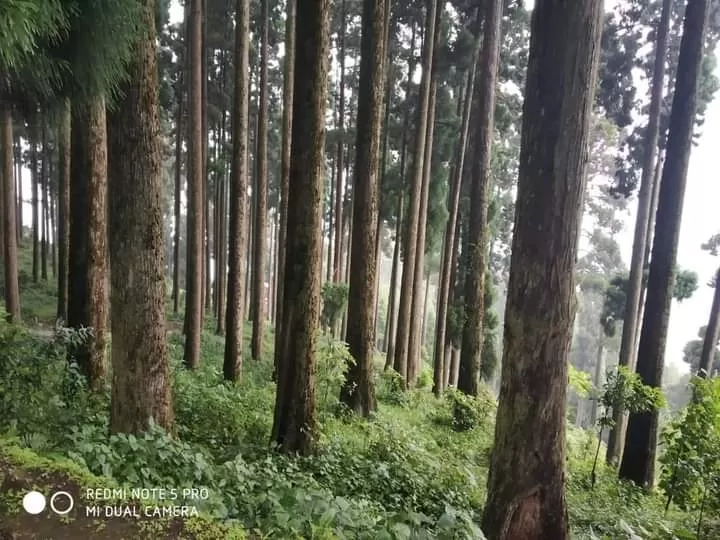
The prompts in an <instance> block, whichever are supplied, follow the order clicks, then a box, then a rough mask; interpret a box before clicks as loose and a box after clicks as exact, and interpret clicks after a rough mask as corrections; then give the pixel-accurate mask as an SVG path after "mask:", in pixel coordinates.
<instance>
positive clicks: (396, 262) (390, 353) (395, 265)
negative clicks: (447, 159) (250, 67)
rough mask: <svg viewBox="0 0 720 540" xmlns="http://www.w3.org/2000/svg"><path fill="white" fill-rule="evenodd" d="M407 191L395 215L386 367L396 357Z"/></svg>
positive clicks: (399, 197) (398, 204)
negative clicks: (397, 297) (401, 247)
mask: <svg viewBox="0 0 720 540" xmlns="http://www.w3.org/2000/svg"><path fill="white" fill-rule="evenodd" d="M401 178H402V167H401ZM404 195H405V192H404V190H402V189H401V190H400V194H399V195H398V203H397V210H396V211H395V215H396V216H397V221H396V222H395V239H394V243H395V246H394V247H393V261H392V269H391V270H390V293H389V295H388V308H387V309H388V310H387V319H388V322H387V324H386V326H385V329H386V330H385V339H384V340H383V341H384V342H385V351H386V352H385V369H386V370H387V369H388V368H390V367H392V366H393V360H394V358H395V325H396V322H397V309H395V306H396V305H397V301H396V296H397V286H398V283H397V281H398V276H399V274H400V272H399V270H400V244H401V242H402V224H403V207H404V204H403V202H404V201H403V199H404Z"/></svg>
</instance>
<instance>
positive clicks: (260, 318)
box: [251, 0, 270, 360]
mask: <svg viewBox="0 0 720 540" xmlns="http://www.w3.org/2000/svg"><path fill="white" fill-rule="evenodd" d="M260 5H261V11H262V13H261V15H260V96H259V99H260V104H259V108H258V134H257V156H256V157H255V159H256V160H257V192H256V193H253V199H254V201H255V227H254V228H255V241H254V243H253V244H254V245H253V247H254V248H255V253H254V256H253V263H254V264H255V270H254V272H253V278H254V281H255V285H254V286H253V288H252V295H253V297H252V303H253V307H252V311H253V332H252V342H251V354H252V358H253V360H260V359H261V358H262V353H263V334H264V332H265V319H266V317H267V309H266V302H265V299H266V297H267V292H266V290H265V283H266V281H267V264H266V260H267V253H266V251H267V247H268V241H267V191H268V179H267V138H268V110H267V108H268V52H269V49H268V25H269V23H270V11H269V9H270V8H269V0H261V2H260Z"/></svg>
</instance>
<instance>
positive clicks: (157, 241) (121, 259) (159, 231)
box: [109, 0, 174, 433]
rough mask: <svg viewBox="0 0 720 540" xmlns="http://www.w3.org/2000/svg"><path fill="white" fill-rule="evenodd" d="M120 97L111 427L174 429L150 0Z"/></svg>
mask: <svg viewBox="0 0 720 540" xmlns="http://www.w3.org/2000/svg"><path fill="white" fill-rule="evenodd" d="M143 5H144V8H145V9H144V12H143V14H144V19H145V23H146V29H147V30H146V32H145V35H144V36H143V37H142V38H141V39H140V40H139V41H138V42H137V43H136V44H135V51H134V54H133V56H132V58H133V61H132V62H131V63H130V66H129V81H128V83H127V86H126V87H125V92H124V97H123V99H122V102H121V103H120V106H119V107H118V108H117V112H115V113H114V114H113V116H112V120H111V122H110V141H109V142H110V144H109V150H110V163H111V164H112V166H111V167H110V178H109V195H110V196H109V200H110V206H109V215H110V228H109V230H110V246H111V249H110V255H111V265H112V272H111V280H112V288H111V290H112V293H111V294H112V317H111V319H112V352H111V354H112V366H113V388H112V395H111V407H110V430H111V432H122V433H138V432H142V431H145V430H146V429H147V428H148V427H149V426H148V423H149V421H150V419H152V420H153V421H154V422H155V423H157V424H158V425H159V426H161V427H163V428H165V429H166V430H169V431H172V429H173V420H174V419H173V407H172V394H171V384H172V382H171V378H170V368H169V361H168V360H169V359H168V349H167V338H166V336H167V332H166V326H165V272H164V268H165V265H164V258H165V256H164V253H165V252H164V245H163V225H162V223H163V207H162V190H163V176H162V155H161V139H160V121H159V103H158V87H157V84H158V83H157V77H158V74H157V69H158V68H157V45H156V40H155V23H154V17H155V0H144V1H143Z"/></svg>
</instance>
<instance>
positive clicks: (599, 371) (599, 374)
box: [590, 333, 605, 427]
mask: <svg viewBox="0 0 720 540" xmlns="http://www.w3.org/2000/svg"><path fill="white" fill-rule="evenodd" d="M604 384H605V336H604V335H603V334H602V333H601V334H600V337H599V338H598V342H597V353H596V355H595V376H594V377H593V385H594V386H595V388H602V387H603V385H604ZM591 405H592V409H591V410H590V426H591V427H595V426H596V425H597V418H598V409H599V408H600V407H599V405H600V403H599V402H598V400H597V399H595V400H592V401H591Z"/></svg>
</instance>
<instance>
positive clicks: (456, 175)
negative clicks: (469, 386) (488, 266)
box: [433, 9, 482, 396]
mask: <svg viewBox="0 0 720 540" xmlns="http://www.w3.org/2000/svg"><path fill="white" fill-rule="evenodd" d="M481 23H482V10H480V9H478V10H477V26H476V29H475V48H474V54H473V59H472V62H471V64H470V69H469V70H468V74H467V80H466V82H465V92H464V94H465V100H464V102H463V108H462V127H461V129H460V139H459V141H458V145H457V149H456V155H455V163H454V164H453V167H452V170H451V176H450V185H451V192H450V204H449V210H450V213H449V216H448V221H447V224H446V225H445V237H444V239H443V257H442V265H441V269H440V279H439V282H438V287H439V290H438V305H437V315H436V319H437V320H436V321H435V348H434V361H433V392H434V393H435V395H436V396H439V395H440V394H442V392H443V390H445V384H444V383H445V380H446V379H447V377H445V376H444V373H445V372H446V371H447V369H446V366H445V362H446V359H445V348H446V343H445V333H446V329H447V314H448V304H449V297H450V274H451V273H452V266H453V264H454V262H455V258H456V257H457V253H455V255H453V246H454V244H455V236H456V234H455V229H456V228H457V222H458V209H459V207H460V187H461V184H462V178H463V169H464V163H465V150H466V148H467V140H468V131H469V128H470V111H471V104H472V96H473V92H474V86H475V72H476V71H477V58H478V56H479V53H480V43H481V41H480V35H481V34H480V26H481Z"/></svg>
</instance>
